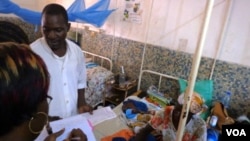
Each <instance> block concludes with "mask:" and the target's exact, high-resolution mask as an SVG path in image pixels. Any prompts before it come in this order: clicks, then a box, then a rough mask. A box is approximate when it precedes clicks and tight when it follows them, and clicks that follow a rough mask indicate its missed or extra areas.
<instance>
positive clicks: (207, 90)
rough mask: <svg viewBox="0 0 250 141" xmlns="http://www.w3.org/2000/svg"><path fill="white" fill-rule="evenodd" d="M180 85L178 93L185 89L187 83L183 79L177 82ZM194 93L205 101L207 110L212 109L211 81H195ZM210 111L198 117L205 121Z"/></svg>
mask: <svg viewBox="0 0 250 141" xmlns="http://www.w3.org/2000/svg"><path fill="white" fill-rule="evenodd" d="M178 82H179V85H180V92H181V93H183V92H184V91H185V90H186V88H187V81H186V80H183V79H179V80H178ZM194 91H195V92H197V93H199V94H200V95H201V96H202V98H203V99H204V100H205V104H206V105H207V106H208V109H210V108H211V107H212V96H213V81H212V80H199V81H196V83H195V86H194ZM209 114H210V111H209V110H206V111H205V112H203V113H202V114H201V115H200V116H201V117H202V118H203V119H204V120H206V119H207V117H208V116H209Z"/></svg>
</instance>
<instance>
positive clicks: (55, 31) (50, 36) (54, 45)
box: [42, 14, 70, 50]
mask: <svg viewBox="0 0 250 141" xmlns="http://www.w3.org/2000/svg"><path fill="white" fill-rule="evenodd" d="M69 28H70V24H69V23H66V22H65V20H64V19H63V16H62V15H46V14H44V15H43V16H42V33H43V36H44V37H45V39H46V41H47V44H48V45H49V47H50V48H51V49H52V50H57V49H59V48H62V47H65V46H66V42H65V38H66V36H67V32H68V30H69Z"/></svg>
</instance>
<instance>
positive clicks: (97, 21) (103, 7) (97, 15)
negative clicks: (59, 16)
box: [0, 0, 114, 27]
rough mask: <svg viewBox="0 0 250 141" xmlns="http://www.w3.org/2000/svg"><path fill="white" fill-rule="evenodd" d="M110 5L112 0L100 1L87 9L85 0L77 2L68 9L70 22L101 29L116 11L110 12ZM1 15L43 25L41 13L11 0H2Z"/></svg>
mask: <svg viewBox="0 0 250 141" xmlns="http://www.w3.org/2000/svg"><path fill="white" fill-rule="evenodd" d="M109 4H110V0H99V1H98V2H96V3H95V4H94V5H92V6H91V7H89V8H87V9H86V8H85V3H84V0H75V1H74V2H73V3H72V4H71V6H70V7H69V8H68V9H67V12H68V17H69V21H71V22H81V23H89V24H92V25H94V26H96V27H101V26H102V25H103V24H104V22H105V21H106V20H107V18H108V16H109V15H110V14H111V13H112V12H113V11H114V9H112V10H108V6H109ZM0 13H3V14H15V15H16V16H18V17H20V18H21V19H23V20H24V21H26V22H28V23H31V24H34V25H40V24H41V12H38V11H32V10H29V9H25V8H21V7H20V6H18V5H17V4H15V3H13V2H11V1H10V0H0Z"/></svg>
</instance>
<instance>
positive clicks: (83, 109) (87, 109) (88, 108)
mask: <svg viewBox="0 0 250 141" xmlns="http://www.w3.org/2000/svg"><path fill="white" fill-rule="evenodd" d="M86 112H89V113H90V114H93V108H92V106H90V105H82V106H80V107H79V108H78V113H86Z"/></svg>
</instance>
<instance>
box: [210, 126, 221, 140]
mask: <svg viewBox="0 0 250 141" xmlns="http://www.w3.org/2000/svg"><path fill="white" fill-rule="evenodd" d="M218 140H219V132H218V131H216V130H215V129H212V128H209V129H207V141H218Z"/></svg>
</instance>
